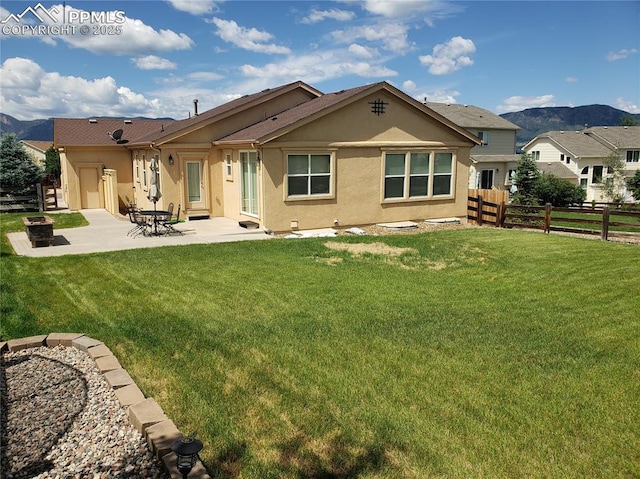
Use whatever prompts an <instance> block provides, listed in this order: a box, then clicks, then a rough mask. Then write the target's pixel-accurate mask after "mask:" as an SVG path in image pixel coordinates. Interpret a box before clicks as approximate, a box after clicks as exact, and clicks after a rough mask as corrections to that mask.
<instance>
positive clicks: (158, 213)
mask: <svg viewBox="0 0 640 479" xmlns="http://www.w3.org/2000/svg"><path fill="white" fill-rule="evenodd" d="M140 214H141V215H142V216H145V217H149V218H151V219H152V221H153V231H152V232H151V234H152V235H155V236H159V235H162V234H164V233H163V232H162V231H161V232H160V233H158V223H159V222H160V220H161V219H169V218H170V216H171V213H170V212H169V211H165V210H142V211H140Z"/></svg>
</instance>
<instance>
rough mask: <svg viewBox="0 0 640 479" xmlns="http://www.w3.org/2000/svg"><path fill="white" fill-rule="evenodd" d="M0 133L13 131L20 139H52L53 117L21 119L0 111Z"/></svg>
mask: <svg viewBox="0 0 640 479" xmlns="http://www.w3.org/2000/svg"><path fill="white" fill-rule="evenodd" d="M0 133H15V134H16V136H17V137H18V139H20V140H41V141H53V119H52V118H49V119H47V120H31V121H23V120H18V119H17V118H14V117H12V116H10V115H5V114H4V113H0Z"/></svg>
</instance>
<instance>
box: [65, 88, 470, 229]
mask: <svg viewBox="0 0 640 479" xmlns="http://www.w3.org/2000/svg"><path fill="white" fill-rule="evenodd" d="M195 106H196V107H197V103H195ZM480 143H481V140H479V139H478V137H477V136H476V135H474V134H473V133H470V132H469V131H467V130H466V129H464V128H462V127H461V126H459V125H457V124H455V123H454V122H452V121H451V120H449V119H447V118H446V117H444V116H443V115H441V114H439V113H437V112H435V111H434V110H432V109H431V108H429V107H428V106H426V105H424V104H422V103H420V102H418V101H416V100H415V99H413V98H411V97H410V96H408V95H406V94H405V93H403V92H402V91H400V90H398V89H397V88H395V87H393V86H392V85H390V84H388V83H386V82H380V83H375V84H370V85H364V86H360V87H356V88H352V89H348V90H342V91H338V92H335V93H329V94H323V93H322V92H320V91H318V90H317V89H315V88H313V87H311V86H309V85H307V84H305V83H303V82H299V81H298V82H294V83H290V84H287V85H283V86H280V87H277V88H272V89H267V90H264V91H261V92H258V93H255V94H252V95H245V96H243V97H241V98H237V99H235V100H232V101H230V102H228V103H225V104H223V105H220V106H218V107H215V108H213V109H211V110H208V111H206V112H203V113H202V114H198V113H197V110H196V111H195V112H194V115H193V116H192V117H190V118H188V119H184V120H178V121H167V120H164V121H163V120H141V119H127V120H123V119H119V120H113V119H102V118H92V119H66V118H56V119H55V120H54V144H55V146H56V148H57V149H58V151H59V152H60V157H61V166H62V183H63V185H62V188H63V192H64V195H65V200H66V201H67V203H68V204H69V207H70V208H71V209H72V210H78V209H82V208H107V209H109V210H110V211H113V212H117V210H120V211H122V210H123V208H124V207H125V205H126V204H127V203H128V202H134V203H136V204H137V205H138V206H140V207H142V208H147V207H150V206H151V203H150V202H149V200H148V199H147V191H148V187H149V178H150V170H149V166H150V161H151V159H152V158H154V157H155V158H156V159H157V160H158V161H159V164H160V168H159V178H160V190H161V192H162V197H161V198H160V200H159V201H160V202H159V203H158V205H157V207H158V208H159V209H162V208H163V207H164V206H165V205H167V204H168V203H169V202H172V203H174V204H175V205H178V204H179V205H181V207H182V211H184V212H185V215H186V217H187V218H192V219H193V218H201V217H211V216H224V217H228V218H232V219H235V220H238V221H252V222H254V223H257V224H258V225H259V226H260V227H262V228H264V229H267V230H271V231H275V232H282V231H288V230H291V229H301V230H302V229H313V228H324V227H330V226H334V225H341V226H351V225H366V224H375V223H380V222H395V221H405V220H415V219H437V218H445V217H460V218H464V217H466V210H467V185H468V177H469V164H470V150H471V148H472V147H474V146H475V145H479V144H480Z"/></svg>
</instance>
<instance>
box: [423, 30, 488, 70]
mask: <svg viewBox="0 0 640 479" xmlns="http://www.w3.org/2000/svg"><path fill="white" fill-rule="evenodd" d="M475 51H476V46H475V45H474V43H473V41H471V40H469V39H467V38H462V37H460V36H456V37H453V38H451V40H449V41H448V42H447V43H440V44H438V45H436V46H435V47H433V54H432V55H423V56H420V57H419V58H420V63H422V64H423V65H425V66H428V67H429V73H431V74H432V75H448V74H450V73H453V72H455V71H458V70H460V69H461V68H463V67H467V66H471V65H473V60H472V59H471V57H470V56H469V55H470V54H471V53H474V52H475Z"/></svg>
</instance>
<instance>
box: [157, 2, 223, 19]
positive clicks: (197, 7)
mask: <svg viewBox="0 0 640 479" xmlns="http://www.w3.org/2000/svg"><path fill="white" fill-rule="evenodd" d="M167 3H169V4H171V5H172V6H173V8H175V9H176V10H180V11H182V12H187V13H191V14H192V15H204V14H206V13H213V12H217V11H218V6H217V5H216V4H217V3H220V2H216V1H214V0H167Z"/></svg>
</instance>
